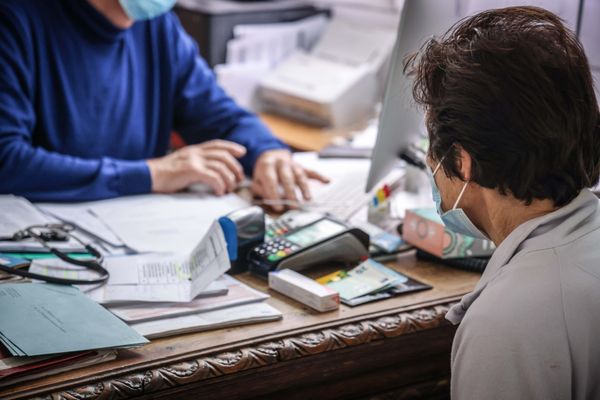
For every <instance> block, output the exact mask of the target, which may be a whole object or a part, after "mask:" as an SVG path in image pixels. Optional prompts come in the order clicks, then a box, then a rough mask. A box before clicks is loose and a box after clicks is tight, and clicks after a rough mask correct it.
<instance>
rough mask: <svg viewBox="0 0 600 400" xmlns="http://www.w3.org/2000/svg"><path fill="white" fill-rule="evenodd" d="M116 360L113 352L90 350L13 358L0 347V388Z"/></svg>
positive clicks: (115, 354) (115, 353)
mask: <svg viewBox="0 0 600 400" xmlns="http://www.w3.org/2000/svg"><path fill="white" fill-rule="evenodd" d="M115 358H117V352H116V351H115V350H90V351H82V352H76V353H68V354H59V355H52V356H35V357H15V356H11V355H10V353H9V352H8V350H7V349H6V348H4V347H3V346H1V345H0V386H8V385H13V384H15V383H19V382H24V381H29V380H32V379H38V378H42V377H45V376H50V375H56V374H59V373H61V372H65V371H70V370H73V369H80V368H84V367H87V366H88V365H95V364H98V363H101V362H106V361H110V360H114V359H115Z"/></svg>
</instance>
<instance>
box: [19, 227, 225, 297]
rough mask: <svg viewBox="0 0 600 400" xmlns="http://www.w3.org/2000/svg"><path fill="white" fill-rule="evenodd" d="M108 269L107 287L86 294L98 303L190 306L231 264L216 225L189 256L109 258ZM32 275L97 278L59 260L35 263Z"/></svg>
mask: <svg viewBox="0 0 600 400" xmlns="http://www.w3.org/2000/svg"><path fill="white" fill-rule="evenodd" d="M105 267H106V269H107V270H108V271H109V273H110V278H109V280H108V282H107V284H105V285H102V286H99V287H96V288H92V289H93V290H91V291H87V293H88V294H89V295H90V297H92V298H93V299H94V300H96V301H98V302H99V303H115V302H131V301H148V302H153V301H154V302H156V301H159V302H160V301H163V302H164V301H180V302H189V301H191V300H192V299H194V298H195V297H197V296H198V295H200V294H201V293H202V292H203V291H204V290H205V289H207V288H208V286H209V285H210V284H211V283H213V282H214V281H215V280H216V279H217V278H219V277H220V276H221V275H223V274H224V273H225V272H226V271H227V270H228V269H229V267H230V264H229V259H228V257H227V243H226V242H225V237H224V236H223V231H222V230H221V227H220V225H219V224H218V223H217V222H216V221H215V222H214V223H213V224H212V226H211V228H210V230H209V231H208V232H206V234H205V236H204V237H203V238H202V240H200V242H199V243H198V244H197V246H196V248H195V249H194V250H193V251H192V252H191V253H189V254H188V255H186V256H183V255H179V254H171V253H166V254H165V253H161V254H143V255H136V256H118V257H107V258H106V260H105ZM30 271H31V272H34V273H41V274H44V275H50V276H59V277H77V278H78V279H89V278H91V277H92V276H93V274H94V272H92V271H90V270H87V269H84V268H81V267H77V266H74V265H72V264H67V263H65V262H63V261H61V260H58V259H54V260H36V261H35V262H34V263H33V264H32V266H31V267H30ZM218 289H219V288H218V287H217V288H213V289H212V290H213V291H215V290H217V291H218ZM84 290H86V289H84ZM88 290H89V289H88ZM205 294H206V293H205Z"/></svg>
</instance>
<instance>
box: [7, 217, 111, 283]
mask: <svg viewBox="0 0 600 400" xmlns="http://www.w3.org/2000/svg"><path fill="white" fill-rule="evenodd" d="M74 231H75V227H74V226H73V225H71V224H47V225H32V226H29V227H27V228H25V229H22V230H20V231H18V232H16V233H15V234H14V235H13V236H12V240H15V241H20V240H24V239H28V238H31V239H33V240H35V241H36V242H38V243H39V244H41V245H42V246H44V248H45V249H47V250H48V251H49V252H50V253H52V254H54V255H55V256H56V257H58V258H59V259H61V260H62V261H64V262H66V263H69V264H73V265H77V266H80V267H84V268H88V269H91V270H93V271H95V272H97V273H98V274H100V276H99V277H98V278H96V279H67V278H59V277H54V276H49V275H42V274H35V273H32V272H29V271H24V270H17V269H14V268H10V267H6V266H3V265H0V271H3V272H6V273H8V274H12V275H18V276H23V277H26V278H31V279H38V280H42V281H45V282H49V283H59V284H66V285H94V284H99V283H104V282H106V281H107V280H108V278H109V273H108V271H107V270H106V269H105V268H104V267H103V266H102V263H103V262H104V256H103V255H102V253H101V252H100V251H99V250H98V249H96V247H94V246H93V245H92V244H90V243H85V242H84V241H83V240H81V239H80V238H79V237H77V236H76V235H75V234H73V232H74ZM71 239H72V240H74V241H76V242H77V243H79V244H80V245H81V246H82V247H83V248H84V249H85V250H86V251H87V252H88V253H89V255H90V256H91V258H75V257H72V256H70V255H69V254H67V253H64V252H63V251H61V250H59V249H58V248H56V247H54V246H52V245H50V244H49V242H53V241H67V240H71Z"/></svg>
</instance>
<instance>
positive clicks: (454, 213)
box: [427, 158, 488, 239]
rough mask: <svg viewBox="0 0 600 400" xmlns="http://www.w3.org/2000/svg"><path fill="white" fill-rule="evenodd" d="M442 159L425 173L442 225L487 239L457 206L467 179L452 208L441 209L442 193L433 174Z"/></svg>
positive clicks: (467, 234) (461, 232)
mask: <svg viewBox="0 0 600 400" xmlns="http://www.w3.org/2000/svg"><path fill="white" fill-rule="evenodd" d="M442 161H444V158H442V160H441V161H440V162H439V163H438V165H437V166H436V167H435V169H434V170H433V172H432V171H431V170H430V169H429V168H427V173H428V175H429V180H430V182H431V195H432V197H433V201H435V206H436V209H437V213H438V215H439V216H440V218H442V221H443V222H444V225H446V227H447V228H448V229H449V230H451V231H452V232H456V233H460V234H462V235H466V236H470V237H474V238H478V239H488V237H487V236H486V235H485V234H484V233H483V232H481V231H480V230H479V229H478V228H477V227H476V226H475V224H473V222H471V220H470V219H469V217H467V214H465V212H464V211H463V209H462V208H457V207H458V203H459V202H460V199H461V198H462V196H463V194H464V193H465V190H466V189H467V185H468V184H469V182H468V181H467V182H465V185H464V186H463V188H462V189H461V191H460V194H459V195H458V198H457V199H456V201H455V202H454V206H453V207H452V209H450V210H448V211H446V212H444V211H443V210H442V195H441V194H440V191H439V189H438V187H437V184H436V183H435V179H434V177H435V174H436V173H437V172H438V171H439V170H440V167H441V166H442Z"/></svg>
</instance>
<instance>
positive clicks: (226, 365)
mask: <svg viewBox="0 0 600 400" xmlns="http://www.w3.org/2000/svg"><path fill="white" fill-rule="evenodd" d="M451 306H452V304H445V305H440V306H435V307H430V308H423V309H419V310H416V311H412V312H402V313H397V314H392V315H386V316H382V317H379V318H377V319H373V320H366V321H361V322H357V323H353V324H346V325H341V326H338V327H335V328H330V329H324V330H321V331H315V332H310V333H306V334H303V335H300V336H297V337H289V338H284V339H281V340H277V341H272V342H267V343H262V344H260V345H257V346H255V347H247V348H243V349H239V350H234V351H231V352H227V353H221V354H216V355H211V356H206V357H203V358H200V359H193V360H188V361H182V362H179V363H177V364H172V365H169V366H164V367H160V368H157V369H154V370H150V371H143V372H139V373H135V374H131V375H128V376H123V377H119V378H115V379H111V380H107V381H104V382H100V383H97V384H93V385H88V386H83V387H79V388H76V389H72V390H67V391H63V392H58V393H53V394H51V395H50V396H47V397H44V399H52V400H58V399H60V400H88V399H90V400H91V399H94V400H96V399H98V400H101V399H109V398H110V399H121V398H127V397H132V396H140V395H142V394H148V393H152V392H157V391H160V390H162V389H166V388H170V387H176V386H181V385H185V384H187V383H190V382H198V381H201V380H204V379H208V378H213V377H217V376H221V375H227V374H232V373H236V372H239V371H244V370H248V369H252V368H257V367H261V366H265V365H269V364H275V363H277V362H281V361H287V360H292V359H296V358H301V357H306V356H310V355H315V354H321V353H325V352H328V351H332V350H336V349H342V348H346V347H350V346H357V345H361V344H365V343H369V342H372V341H376V340H383V339H385V338H391V337H397V336H401V335H405V334H408V333H412V332H417V331H421V330H426V329H432V328H436V327H439V326H441V325H443V324H445V323H446V322H445V320H444V316H445V315H446V313H447V312H448V309H449V307H451Z"/></svg>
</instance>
